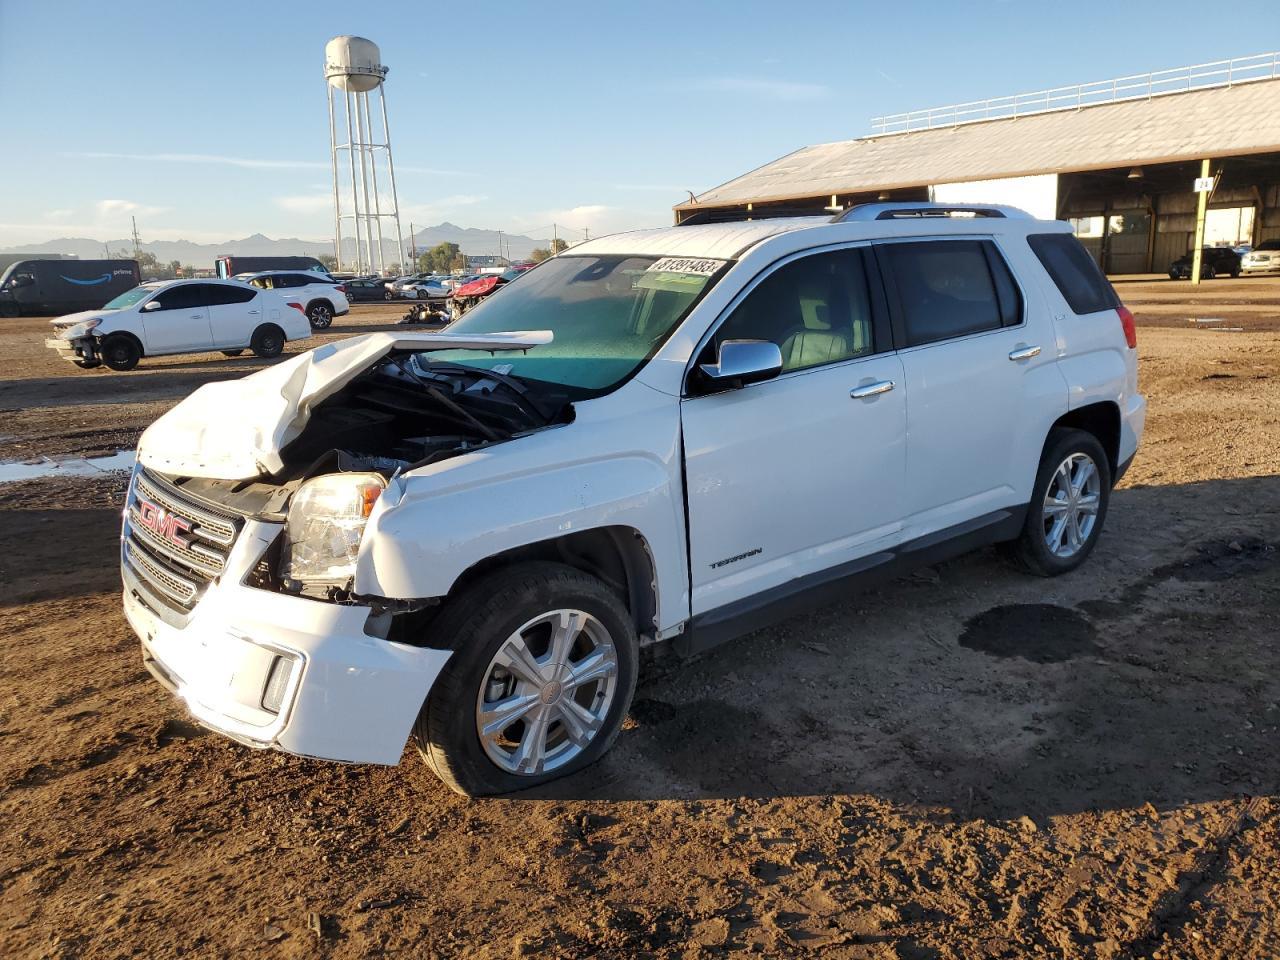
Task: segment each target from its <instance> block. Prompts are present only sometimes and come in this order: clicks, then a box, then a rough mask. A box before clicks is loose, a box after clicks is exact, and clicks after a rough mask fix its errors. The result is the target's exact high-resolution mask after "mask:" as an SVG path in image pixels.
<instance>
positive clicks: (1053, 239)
mask: <svg viewBox="0 0 1280 960" xmlns="http://www.w3.org/2000/svg"><path fill="white" fill-rule="evenodd" d="M1027 243H1029V244H1031V249H1032V250H1033V251H1034V252H1035V255H1036V256H1037V257H1038V258H1039V259H1040V262H1041V263H1042V264H1043V265H1044V269H1045V271H1046V272H1047V273H1048V274H1049V276H1050V277H1051V278H1052V279H1053V282H1054V283H1055V284H1057V286H1058V290H1059V292H1061V293H1062V297H1063V299H1064V300H1066V301H1067V306H1069V307H1070V308H1071V311H1072V312H1073V313H1078V314H1079V313H1097V312H1098V311H1099V310H1114V309H1115V308H1116V307H1118V306H1119V305H1120V300H1119V298H1118V297H1116V292H1115V291H1114V290H1112V289H1111V284H1110V283H1108V282H1107V278H1106V277H1105V276H1103V274H1102V271H1101V270H1099V269H1098V264H1097V263H1095V262H1094V259H1093V257H1091V256H1089V251H1087V250H1086V249H1085V248H1084V247H1083V246H1082V245H1081V243H1080V241H1079V240H1077V239H1076V238H1075V237H1073V236H1071V235H1070V234H1069V233H1036V234H1032V235H1031V236H1029V237H1027Z"/></svg>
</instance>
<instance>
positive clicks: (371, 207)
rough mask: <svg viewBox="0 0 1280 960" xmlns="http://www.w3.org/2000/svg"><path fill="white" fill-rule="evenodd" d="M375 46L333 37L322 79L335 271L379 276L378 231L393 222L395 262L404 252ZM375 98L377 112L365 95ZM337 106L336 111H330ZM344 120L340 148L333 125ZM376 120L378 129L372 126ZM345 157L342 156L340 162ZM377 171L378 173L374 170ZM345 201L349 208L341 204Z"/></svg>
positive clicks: (382, 73) (382, 72) (382, 264)
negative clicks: (347, 244) (346, 228)
mask: <svg viewBox="0 0 1280 960" xmlns="http://www.w3.org/2000/svg"><path fill="white" fill-rule="evenodd" d="M381 60H382V57H381V53H380V52H379V51H378V45H377V44H376V43H374V42H373V41H371V40H366V39H365V38H364V37H334V38H333V39H332V40H330V41H329V42H328V43H326V44H325V45H324V78H325V81H326V89H327V90H328V93H329V147H330V154H331V156H332V159H333V225H334V234H333V246H334V254H335V255H336V256H337V258H338V269H339V270H341V269H343V266H344V264H345V265H346V266H347V267H349V268H351V269H353V270H354V271H355V272H356V273H373V272H375V271H376V272H377V273H385V272H386V267H387V263H386V259H385V256H384V253H385V252H384V250H383V246H384V237H383V230H382V225H383V221H384V220H386V219H391V220H394V221H395V249H396V259H397V260H399V259H400V256H401V252H402V251H403V250H404V243H403V240H402V237H401V233H400V206H399V204H398V202H397V200H396V168H395V164H394V163H392V161H391V128H390V127H389V126H388V125H387V99H386V94H385V93H384V91H383V85H384V81H385V80H386V77H387V69H388V68H387V67H384V66H383V65H382V62H381ZM373 93H377V95H378V102H377V108H378V109H377V110H374V109H371V107H370V104H369V96H370V94H373ZM337 101H340V102H341V104H342V106H341V107H338V106H336V105H335V103H336V102H337ZM344 116H345V119H346V142H340V141H341V139H342V136H341V132H340V129H339V125H340V124H341V122H342V117H344ZM379 116H381V123H382V125H381V127H380V128H375V126H374V122H375V120H376V119H377V118H378V117H379ZM344 154H345V156H343V155H344ZM379 168H381V173H380V169H379ZM380 177H381V179H380ZM344 197H348V198H349V204H347V203H344V200H343V198H344ZM344 223H349V224H350V232H351V239H352V240H353V241H354V256H352V255H351V254H349V253H347V252H346V251H344V250H343V225H344Z"/></svg>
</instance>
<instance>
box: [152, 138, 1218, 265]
mask: <svg viewBox="0 0 1280 960" xmlns="http://www.w3.org/2000/svg"><path fill="white" fill-rule="evenodd" d="M1205 162H1206V163H1208V162H1209V161H1207V160H1206V161H1205ZM129 219H130V220H132V221H133V259H135V260H139V261H140V260H142V248H141V247H140V246H139V245H138V218H137V217H130V218H129Z"/></svg>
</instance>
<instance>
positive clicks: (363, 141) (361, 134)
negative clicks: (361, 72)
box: [353, 93, 374, 273]
mask: <svg viewBox="0 0 1280 960" xmlns="http://www.w3.org/2000/svg"><path fill="white" fill-rule="evenodd" d="M353 96H354V97H355V104H356V136H357V137H358V138H359V140H360V144H359V147H360V189H361V190H362V191H363V193H364V213H363V217H364V237H365V246H364V250H365V253H366V254H368V256H369V269H368V272H369V273H372V272H373V269H374V267H373V263H374V260H373V213H372V210H371V207H370V204H369V141H368V133H367V131H366V130H365V129H364V121H363V120H362V119H361V116H362V111H361V110H360V98H361V97H367V96H368V94H366V93H356V94H353ZM361 272H362V273H364V272H365V271H364V270H361Z"/></svg>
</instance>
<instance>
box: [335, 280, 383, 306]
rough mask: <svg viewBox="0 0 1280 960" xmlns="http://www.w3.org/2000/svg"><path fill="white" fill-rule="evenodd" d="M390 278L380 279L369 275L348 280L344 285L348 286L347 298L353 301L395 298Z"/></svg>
mask: <svg viewBox="0 0 1280 960" xmlns="http://www.w3.org/2000/svg"><path fill="white" fill-rule="evenodd" d="M390 283H391V281H390V280H379V279H378V278H376V277H367V278H363V279H359V280H348V281H346V283H344V284H343V286H344V287H345V288H346V293H347V299H348V300H349V301H351V302H352V303H364V302H367V301H370V300H379V301H381V300H393V299H395V297H394V295H393V294H392V293H391V290H390V288H389V287H388V284H390Z"/></svg>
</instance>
